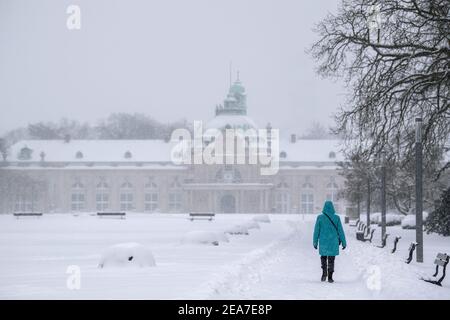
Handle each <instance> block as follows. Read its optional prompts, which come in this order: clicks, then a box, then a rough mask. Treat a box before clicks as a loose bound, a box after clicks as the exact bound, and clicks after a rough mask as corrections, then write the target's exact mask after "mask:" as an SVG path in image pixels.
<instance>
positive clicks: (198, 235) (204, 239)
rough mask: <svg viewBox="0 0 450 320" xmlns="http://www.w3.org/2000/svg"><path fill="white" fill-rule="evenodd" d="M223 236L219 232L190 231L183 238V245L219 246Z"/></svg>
mask: <svg viewBox="0 0 450 320" xmlns="http://www.w3.org/2000/svg"><path fill="white" fill-rule="evenodd" d="M220 238H222V239H223V237H222V236H220V235H219V233H217V232H210V231H190V232H188V233H186V234H185V235H184V236H183V238H182V240H181V241H182V243H190V244H208V245H214V246H218V245H219V242H220ZM222 241H223V240H222Z"/></svg>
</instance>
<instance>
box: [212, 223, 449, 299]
mask: <svg viewBox="0 0 450 320" xmlns="http://www.w3.org/2000/svg"><path fill="white" fill-rule="evenodd" d="M290 225H291V226H292V232H291V234H290V235H289V236H288V237H287V238H285V239H284V240H283V241H282V242H279V243H277V245H276V250H268V251H267V252H266V255H265V256H264V259H260V260H256V261H251V262H247V263H245V262H241V263H240V272H241V273H240V275H239V277H235V278H234V279H233V278H232V277H230V276H228V277H227V278H228V279H231V280H232V281H231V282H226V281H223V282H218V283H216V287H214V290H213V291H212V294H211V295H210V298H216V299H233V298H236V297H240V298H244V299H450V287H449V286H448V283H449V281H448V279H446V280H445V281H444V287H442V288H439V287H436V286H434V285H431V284H428V283H425V282H423V281H420V280H419V278H420V277H422V276H423V277H426V275H427V274H431V273H432V272H431V269H432V268H431V267H429V268H424V267H423V266H421V268H419V267H417V266H415V265H414V263H412V264H411V265H407V264H405V263H404V259H403V256H402V255H401V254H399V253H397V254H391V253H390V248H389V249H388V248H384V249H380V248H377V247H376V246H375V245H372V244H369V243H361V242H359V241H356V240H355V239H354V235H353V233H354V230H353V229H351V228H346V232H347V241H348V243H349V244H348V248H347V249H346V250H345V251H342V250H341V254H340V256H338V257H337V258H336V265H335V269H336V270H335V277H334V278H335V283H333V284H330V283H328V282H324V283H323V282H321V281H320V276H321V272H322V271H321V269H320V259H319V255H318V253H317V251H315V250H313V249H312V240H311V233H312V229H313V222H312V221H306V222H299V221H296V222H290ZM217 284H218V285H217Z"/></svg>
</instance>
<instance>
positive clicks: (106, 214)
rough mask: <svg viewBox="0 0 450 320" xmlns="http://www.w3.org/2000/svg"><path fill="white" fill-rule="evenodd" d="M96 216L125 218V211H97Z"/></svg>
mask: <svg viewBox="0 0 450 320" xmlns="http://www.w3.org/2000/svg"><path fill="white" fill-rule="evenodd" d="M97 216H98V217H100V218H102V217H119V218H120V219H125V216H126V213H125V212H105V211H102V212H97Z"/></svg>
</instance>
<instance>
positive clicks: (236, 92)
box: [216, 73, 247, 115]
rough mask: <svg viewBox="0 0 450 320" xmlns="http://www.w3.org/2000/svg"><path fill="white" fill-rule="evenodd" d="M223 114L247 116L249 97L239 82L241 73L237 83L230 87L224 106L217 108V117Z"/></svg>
mask: <svg viewBox="0 0 450 320" xmlns="http://www.w3.org/2000/svg"><path fill="white" fill-rule="evenodd" d="M221 114H234V115H246V114H247V95H246V94H245V88H244V86H243V85H242V83H241V81H240V80H239V73H238V76H237V79H236V81H235V82H234V83H233V84H232V85H231V86H230V89H229V90H228V94H227V97H226V98H225V100H224V101H223V106H218V107H217V108H216V115H221Z"/></svg>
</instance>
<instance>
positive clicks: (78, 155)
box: [75, 151, 83, 159]
mask: <svg viewBox="0 0 450 320" xmlns="http://www.w3.org/2000/svg"><path fill="white" fill-rule="evenodd" d="M75 158H77V159H83V152H81V151H77V153H76V154H75Z"/></svg>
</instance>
